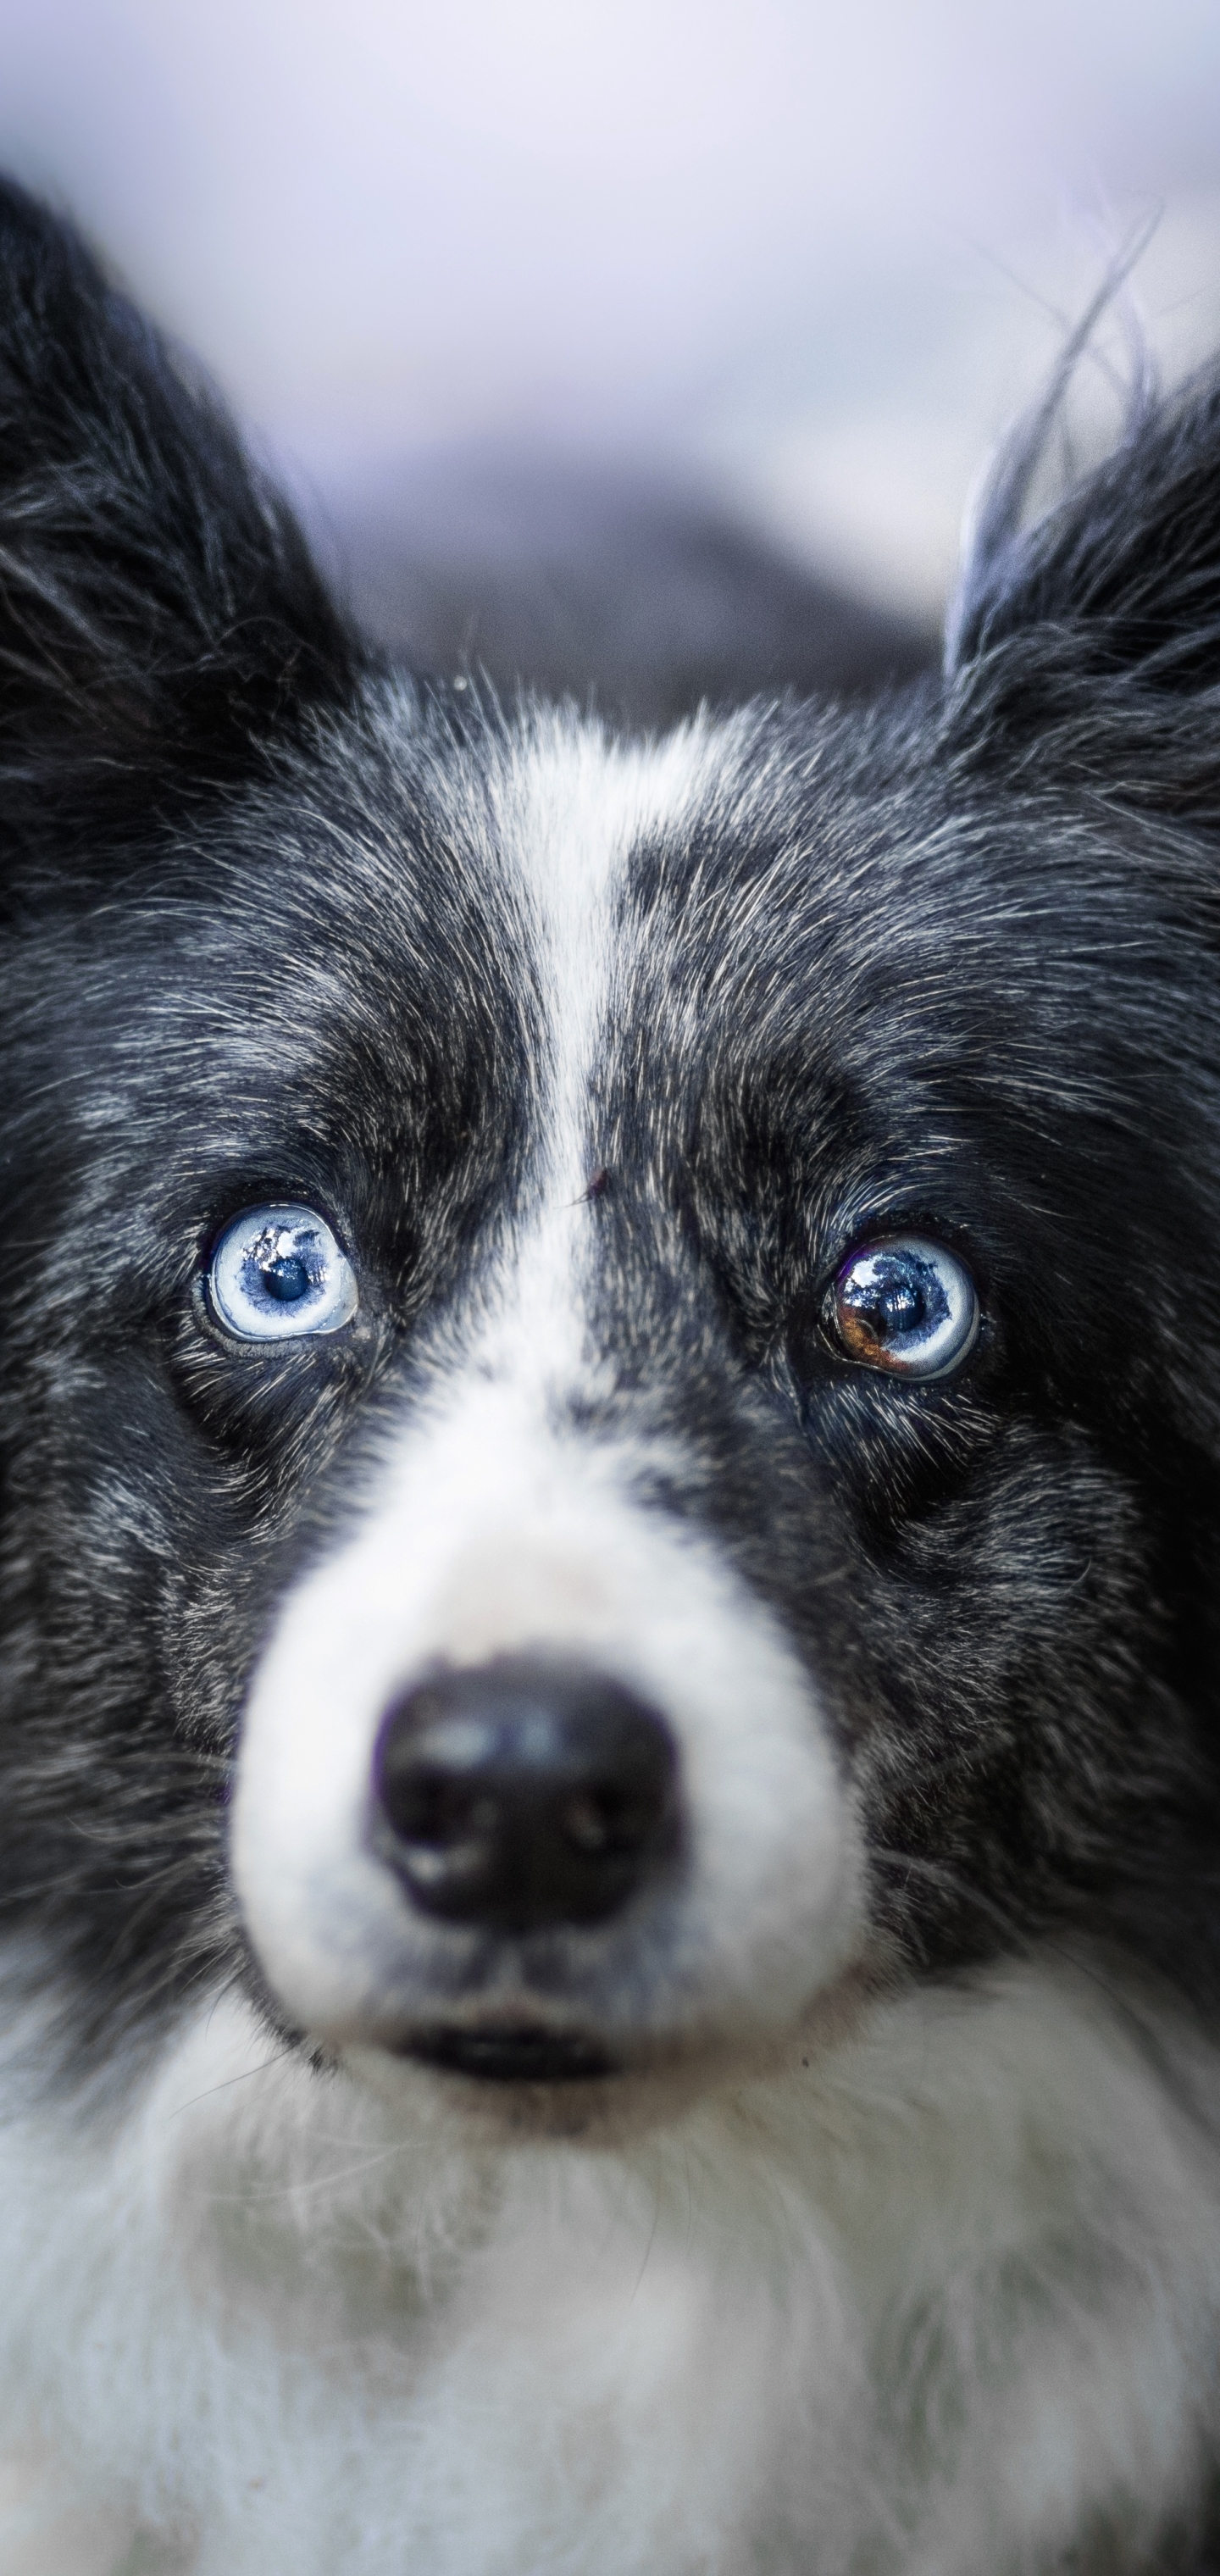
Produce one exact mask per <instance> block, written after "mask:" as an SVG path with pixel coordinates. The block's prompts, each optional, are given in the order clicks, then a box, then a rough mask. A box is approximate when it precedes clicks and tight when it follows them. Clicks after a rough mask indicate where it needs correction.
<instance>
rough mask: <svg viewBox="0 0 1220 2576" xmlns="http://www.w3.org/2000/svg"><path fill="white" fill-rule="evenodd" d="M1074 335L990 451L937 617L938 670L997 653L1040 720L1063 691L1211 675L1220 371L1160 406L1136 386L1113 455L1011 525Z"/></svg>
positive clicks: (1219, 502) (1217, 676) (1219, 514)
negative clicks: (962, 555)
mask: <svg viewBox="0 0 1220 2576" xmlns="http://www.w3.org/2000/svg"><path fill="white" fill-rule="evenodd" d="M1089 318H1091V317H1089ZM1085 329H1086V326H1082V331H1081V333H1080V334H1078V335H1077V336H1076V340H1075V341H1074V342H1073V344H1072V347H1071V349H1070V350H1069V352H1068V354H1067V357H1066V358H1065V362H1064V365H1063V367H1062V369H1061V370H1060V371H1059V373H1058V375H1057V377H1056V380H1055V382H1054V384H1053V385H1052V387H1051V389H1050V392H1049V394H1048V396H1047V399H1046V401H1045V403H1044V404H1043V405H1042V406H1040V408H1039V410H1038V412H1037V413H1036V414H1035V415H1034V416H1033V417H1032V418H1031V420H1030V421H1029V422H1027V423H1026V424H1024V425H1023V426H1022V428H1020V429H1019V430H1018V432H1017V433H1016V434H1015V436H1014V437H1013V439H1012V440H1010V442H1009V444H1008V446H1007V448H1006V449H1005V451H1004V452H1003V453H1002V454H1001V456H1000V459H999V461H998V464H997V466H996V469H995V470H994V472H993V474H992V477H991V480H990V485H989V488H988V489H987V491H986V492H985V494H984V497H983V501H982V505H981V507H980V509H979V511H978V514H977V520H976V526H975V530H974V535H973V540H972V543H971V544H970V546H969V549H968V552H967V558H966V564H965V569H964V572H963V576H962V581H961V586H960V589H959V593H958V598H957V602H956V606H955V610H954V612H953V614H952V615H951V618H950V622H949V637H948V644H947V652H946V661H947V667H948V670H949V674H950V677H954V676H956V675H963V676H965V675H968V673H969V670H970V666H971V665H977V664H979V663H980V662H984V661H987V660H990V659H991V657H993V656H995V657H998V658H999V660H1000V661H1001V662H1004V661H1007V662H1008V663H1009V664H1010V665H1011V671H1012V677H1013V680H1014V681H1015V680H1016V679H1017V676H1018V671H1020V673H1021V677H1020V687H1021V688H1022V690H1026V691H1028V692H1030V693H1031V694H1030V695H1029V697H1028V702H1027V704H1026V707H1025V713H1026V716H1027V717H1028V719H1029V720H1031V721H1037V722H1039V723H1040V722H1042V721H1044V720H1045V719H1046V718H1047V717H1048V716H1051V715H1053V713H1054V707H1053V705H1052V696H1053V695H1054V693H1056V692H1058V693H1059V696H1058V705H1059V712H1060V715H1061V716H1063V715H1066V714H1067V713H1068V708H1067V705H1066V704H1065V703H1064V700H1063V696H1062V692H1063V691H1064V690H1066V691H1067V693H1068V697H1069V698H1074V699H1075V700H1076V702H1077V705H1078V706H1079V702H1080V701H1079V693H1080V692H1081V691H1082V690H1088V691H1089V692H1090V693H1091V695H1092V697H1093V702H1094V705H1096V700H1097V691H1098V686H1099V684H1101V685H1102V687H1103V688H1104V687H1106V686H1112V688H1113V689H1114V691H1115V693H1116V697H1117V698H1119V699H1121V698H1122V697H1123V696H1124V694H1126V695H1128V696H1129V697H1130V698H1131V699H1132V700H1134V701H1138V702H1139V703H1141V704H1142V705H1143V706H1144V707H1145V708H1146V707H1148V705H1149V703H1150V701H1151V700H1153V699H1155V700H1158V701H1159V702H1160V703H1161V705H1162V707H1163V708H1165V707H1166V702H1167V701H1168V700H1172V699H1177V700H1179V701H1180V700H1181V698H1182V697H1184V696H1197V695H1198V694H1199V693H1201V692H1204V691H1207V690H1209V689H1211V688H1213V687H1215V686H1216V685H1217V684H1218V683H1220V366H1213V367H1212V368H1210V369H1208V370H1207V371H1206V372H1205V373H1204V374H1202V375H1200V376H1198V377H1196V378H1194V379H1193V380H1192V381H1191V382H1190V383H1189V384H1187V385H1186V386H1185V387H1184V388H1183V389H1182V390H1181V392H1180V393H1179V394H1178V395H1177V396H1176V397H1175V398H1174V399H1173V400H1172V401H1170V402H1166V403H1164V404H1160V405H1158V404H1157V402H1156V401H1155V399H1154V397H1153V392H1152V388H1151V386H1150V384H1149V383H1148V382H1147V380H1141V382H1140V383H1139V384H1138V385H1137V387H1136V390H1135V393H1134V396H1133V399H1132V402H1131V406H1130V410H1129V414H1128V419H1127V423H1126V427H1125V430H1124V433H1123V436H1122V438H1121V440H1120V442H1119V444H1118V446H1117V447H1116V448H1115V450H1114V452H1113V453H1112V455H1110V456H1109V457H1107V459H1106V460H1105V462H1104V463H1103V464H1101V465H1100V466H1098V467H1097V468H1096V469H1095V470H1094V471H1093V472H1092V473H1090V474H1088V475H1087V476H1085V477H1084V478H1083V479H1082V480H1081V481H1080V482H1079V483H1078V484H1076V486H1075V487H1074V489H1072V490H1070V491H1069V492H1068V493H1067V494H1066V496H1065V497H1064V498H1063V499H1062V500H1061V501H1060V502H1059V504H1058V505H1057V506H1056V507H1055V508H1053V509H1051V510H1050V511H1048V513H1047V514H1046V515H1045V516H1044V517H1043V518H1042V519H1040V520H1039V521H1038V522H1037V523H1036V524H1035V525H1033V526H1031V527H1025V526H1022V524H1021V520H1022V515H1023V511H1024V506H1025V502H1026V498H1027V495H1028V491H1029V487H1030V484H1031V482H1032V479H1033V476H1034V473H1035V470H1036V468H1037V465H1038V463H1039V460H1040V457H1041V454H1042V452H1043V450H1044V448H1045V445H1046V442H1047V440H1048V438H1049V436H1050V434H1051V432H1052V430H1053V429H1054V427H1055V424H1056V421H1057V418H1058V415H1059V411H1060V407H1061V402H1062V397H1063V394H1064V392H1065V390H1066V384H1067V379H1068V376H1069V374H1070V371H1071V366H1072V365H1073V364H1074V362H1075V359H1076V357H1077V356H1078V354H1079V346H1080V344H1081V343H1082V341H1083V338H1084V336H1085ZM1023 645H1025V646H1028V648H1029V649H1028V651H1024V652H1023V651H1022V649H1021V648H1022V646H1023ZM997 676H998V674H997ZM1014 713H1015V709H1014Z"/></svg>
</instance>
